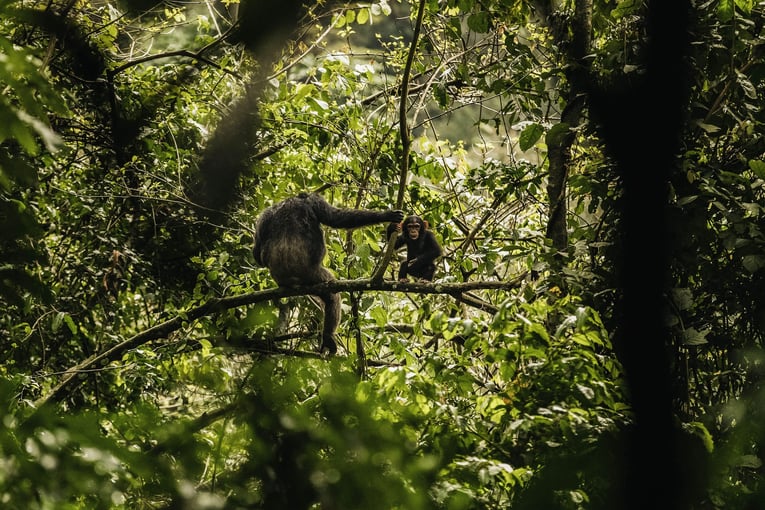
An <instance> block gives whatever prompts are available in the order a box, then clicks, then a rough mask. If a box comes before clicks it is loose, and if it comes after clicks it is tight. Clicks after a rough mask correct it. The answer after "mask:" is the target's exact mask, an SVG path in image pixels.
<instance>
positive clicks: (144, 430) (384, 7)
mask: <svg viewBox="0 0 765 510" xmlns="http://www.w3.org/2000/svg"><path fill="white" fill-rule="evenodd" d="M548 4H549V5H548ZM552 4H553V2H549V3H548V2H522V1H517V2H506V1H502V2H496V1H488V2H474V1H471V0H460V1H452V0H444V1H434V0H428V1H427V2H426V3H425V7H426V9H425V23H424V26H423V33H422V38H421V40H420V45H419V47H418V48H417V51H416V52H415V60H414V69H413V76H414V77H413V79H412V83H410V87H409V90H410V92H411V93H410V96H409V97H408V98H401V97H399V90H400V78H401V74H402V70H403V67H404V62H405V59H406V55H407V52H408V50H409V43H410V41H411V31H412V23H413V19H414V12H416V9H415V7H417V3H408V2H388V1H385V0H382V1H379V2H372V3H370V4H352V5H342V4H340V3H337V2H330V3H328V4H326V5H325V4H324V3H321V5H318V4H317V5H316V6H311V8H309V9H307V10H305V11H304V12H303V18H302V19H301V21H300V24H299V25H296V26H294V27H292V28H294V30H293V32H292V35H291V36H290V37H289V38H287V36H286V35H285V34H284V33H266V32H263V33H260V32H259V33H257V34H249V36H248V34H247V33H242V32H241V31H239V32H237V25H236V24H235V20H236V12H237V7H238V4H237V3H236V2H232V3H213V2H210V3H203V4H198V5H197V4H188V5H186V4H184V5H182V6H181V5H175V4H173V5H170V4H164V3H161V4H158V5H156V6H153V5H152V6H147V5H144V2H108V1H81V2H68V1H53V2H39V1H35V0H24V1H17V2H10V3H6V4H3V5H2V6H0V84H1V85H2V88H3V91H4V94H3V96H2V99H0V231H2V232H3V237H2V242H0V275H1V276H2V277H1V278H0V306H2V307H3V309H4V310H5V311H6V313H5V314H3V315H2V316H0V339H2V341H1V342H0V356H2V359H3V360H4V361H3V364H2V366H0V376H2V380H3V381H2V384H0V401H2V407H1V408H0V413H2V423H3V425H4V426H3V427H2V428H0V467H2V469H0V502H2V504H3V506H4V507H7V508H41V509H42V508H56V509H59V508H160V507H161V508H164V507H174V508H356V507H363V508H380V509H390V508H406V509H418V508H423V509H424V508H448V509H467V508H508V507H513V508H526V507H529V508H532V507H536V508H539V507H546V508H566V509H569V508H572V509H573V508H613V507H615V506H614V505H613V502H614V501H615V500H614V497H615V495H614V493H615V492H618V487H616V488H615V487H614V486H613V485H614V480H615V479H616V478H617V477H618V476H619V473H621V469H623V468H624V467H625V466H623V465H621V464H620V458H619V457H620V454H622V453H623V452H621V450H619V445H623V444H624V442H623V441H624V440H623V438H624V437H628V434H629V431H630V429H631V426H632V425H634V415H633V409H632V408H631V405H630V404H631V401H630V392H629V388H628V387H627V386H626V383H625V377H624V375H625V374H624V373H623V370H622V367H621V364H620V360H619V358H618V357H617V356H616V354H615V352H614V349H613V346H612V345H611V338H610V336H611V335H612V334H613V331H614V330H615V328H616V320H617V314H616V312H615V310H616V304H617V302H618V297H619V292H620V289H619V288H618V286H617V283H616V282H618V281H619V278H618V276H619V275H618V270H619V260H620V259H621V258H622V257H623V255H624V254H623V253H622V252H620V250H621V249H622V247H621V245H620V244H619V235H620V231H621V229H622V228H623V225H622V224H621V218H620V216H619V214H618V211H619V207H620V203H621V202H620V201H621V200H622V198H623V197H622V195H621V192H622V189H623V188H622V187H621V185H622V182H621V181H620V179H619V176H618V175H616V173H615V172H614V162H613V161H611V160H610V159H609V158H608V156H607V155H606V154H608V151H607V150H606V149H607V147H606V146H605V142H604V141H603V140H601V139H600V138H599V137H598V129H597V126H596V125H595V121H594V120H593V119H589V118H587V117H586V116H584V117H583V119H582V121H581V125H577V126H570V125H568V123H566V122H562V120H561V118H562V116H563V113H564V111H565V110H566V108H567V107H570V105H569V104H568V103H567V101H568V100H567V97H568V96H567V95H566V94H565V92H566V91H567V90H568V87H569V86H570V84H569V83H568V82H567V80H568V76H569V75H568V74H567V71H569V70H570V68H571V66H572V65H577V63H573V62H570V61H569V60H568V59H569V57H568V55H569V53H568V52H567V51H566V50H567V48H566V44H569V43H570V34H569V27H570V26H571V17H572V9H573V7H574V6H573V4H571V2H562V3H561V2H556V3H555V6H553V5H552ZM264 5H265V4H264ZM289 5H290V6H292V4H289ZM263 9H264V11H262V14H263V13H265V14H268V15H269V17H268V19H271V17H270V16H272V15H273V16H275V14H274V13H273V12H271V11H268V10H267V9H266V7H263ZM285 9H286V8H285ZM761 9H762V8H761V6H757V5H755V4H754V3H753V2H751V1H736V2H718V3H706V4H702V5H697V6H695V7H694V13H693V14H694V24H693V25H692V26H691V27H688V28H689V30H690V31H691V32H692V34H693V39H694V45H693V49H692V59H691V62H690V67H691V69H692V73H691V78H692V80H691V83H690V84H689V87H690V93H691V102H690V104H691V107H690V109H689V111H688V118H687V119H685V121H684V131H683V132H682V133H680V135H681V136H680V139H681V141H682V149H683V152H682V154H678V158H677V161H678V165H677V168H676V169H674V170H673V171H672V173H671V176H670V181H671V182H670V183H669V184H670V196H669V197H668V201H669V202H668V207H669V211H670V218H671V225H670V228H671V229H672V232H673V236H672V243H671V245H670V246H669V247H668V249H669V250H670V251H671V255H672V266H671V267H670V268H669V270H670V271H669V274H668V280H669V283H668V284H667V292H666V295H665V296H664V298H665V302H664V305H665V309H666V325H667V328H669V329H670V331H671V333H672V343H671V344H670V345H667V346H666V347H667V351H668V352H669V353H670V358H671V363H672V364H671V369H672V377H673V383H674V385H675V387H674V391H673V398H674V402H675V406H674V418H675V419H676V420H677V422H678V423H679V424H681V426H680V427H678V430H679V434H680V436H679V438H678V444H680V445H682V446H681V447H678V448H679V450H680V451H682V452H683V453H684V454H685V455H687V457H685V458H684V459H683V460H684V461H686V462H687V464H688V465H689V466H693V467H694V468H695V469H689V470H688V471H692V472H693V473H694V474H696V475H697V476H699V479H698V483H697V484H696V486H695V487H694V488H695V489H696V490H695V491H694V492H692V494H691V493H689V494H690V495H687V496H686V495H685V494H684V497H687V499H688V501H687V502H688V503H689V506H690V505H694V506H693V507H694V508H723V507H730V508H748V507H752V505H756V504H757V502H758V501H759V499H758V498H760V499H761V498H762V496H763V489H762V487H763V485H762V483H761V482H762V480H761V476H760V475H761V464H762V444H761V442H762V431H763V429H764V428H765V423H764V422H763V419H762V413H761V411H760V409H761V408H762V398H763V396H762V389H761V384H760V381H761V370H760V366H761V365H762V352H761V342H762V337H763V330H765V324H764V323H763V319H762V317H763V311H764V310H763V305H762V303H761V301H762V300H761V299H760V296H762V293H763V289H764V288H765V285H764V280H763V274H765V258H763V255H762V254H763V253H764V252H765V249H764V248H765V246H763V245H764V244H765V237H764V236H763V224H762V218H763V217H765V216H764V215H763V212H764V211H763V208H762V205H761V204H762V203H763V196H762V194H763V185H764V183H765V156H763V154H765V150H764V149H763V141H762V140H763V136H762V126H763V112H762V105H761V101H758V99H759V98H760V97H762V94H763V77H764V76H765V74H764V73H763V70H765V64H763V61H762V50H761V48H762V47H763V34H762V26H761V25H762V23H760V20H761V18H762V14H763V13H762V10H761ZM248 15H249V16H252V11H250V12H249V14H248ZM281 15H282V17H283V16H284V13H281ZM273 20H274V21H275V20H276V18H273ZM240 21H241V20H240ZM257 21H258V23H260V24H261V25H262V24H263V19H258V20H257ZM242 25H243V26H247V25H246V23H242ZM240 26H241V25H240ZM258 26H260V25H258ZM278 28H283V27H282V26H281V25H279V27H278ZM680 28H683V27H680ZM646 31H647V27H646V18H645V9H644V6H643V5H642V3H640V2H626V1H625V2H594V5H593V10H592V36H593V44H592V48H593V52H592V54H591V55H590V56H589V57H588V58H590V59H592V65H591V69H592V74H591V76H590V78H591V80H592V86H593V88H598V87H600V88H608V87H614V88H618V86H620V85H621V84H625V83H633V82H635V81H637V80H639V79H640V76H641V75H643V74H644V73H645V72H646V68H647V65H648V64H649V63H650V62H647V61H646V55H645V53H644V52H645V44H644V39H645V35H646ZM269 35H273V36H274V37H275V38H277V40H280V41H284V43H283V45H280V50H281V53H279V54H278V55H277V56H276V57H274V58H271V56H272V55H271V54H270V53H268V52H266V51H265V50H262V49H260V48H258V47H257V45H254V44H253V43H254V42H258V43H262V42H263V41H265V40H266V39H268V36H269ZM253 47H254V49H253ZM668 79H671V78H668ZM401 101H404V105H405V106H406V108H405V111H406V119H405V120H406V123H407V127H408V128H410V129H411V131H412V137H413V146H412V152H411V154H410V161H409V165H408V167H409V169H410V172H409V175H407V176H406V177H407V187H406V196H405V201H404V202H405V204H404V208H405V209H407V211H408V212H411V213H416V214H419V215H422V216H423V217H425V218H426V219H427V220H428V221H429V223H430V225H431V228H432V229H433V230H434V232H435V233H436V235H437V237H438V239H439V241H441V243H442V245H443V246H444V247H445V256H444V257H443V259H442V260H441V261H440V263H439V267H438V272H437V281H436V282H435V284H434V285H435V288H436V290H438V285H439V283H443V282H449V283H460V282H477V281H509V280H513V279H516V278H519V281H520V282H521V283H520V285H519V286H518V287H517V288H514V289H512V290H491V289H483V290H476V291H470V292H464V293H462V294H460V295H449V294H439V293H438V292H436V293H435V294H418V293H409V292H407V293H405V292H377V291H369V290H367V291H364V292H352V293H343V300H344V303H345V305H346V306H345V307H344V316H343V321H342V324H341V327H340V333H341V339H340V340H341V344H342V348H341V353H342V355H341V356H338V357H336V358H335V359H322V358H320V357H318V356H316V355H315V353H313V352H312V351H314V350H315V345H316V334H315V332H316V331H317V329H318V323H319V322H320V320H321V315H320V313H319V310H318V309H317V307H316V306H315V305H314V303H313V301H312V300H311V299H310V298H309V297H301V298H294V299H293V298H290V299H286V300H281V301H279V302H258V303H255V304H252V305H247V306H240V307H236V308H230V309H226V310H221V309H212V310H210V313H207V314H205V315H204V316H203V317H201V318H198V319H190V318H189V317H188V316H187V315H186V313H187V312H188V311H189V310H192V309H194V307H196V306H199V305H200V304H202V303H206V302H209V301H210V300H211V299H213V298H218V297H224V296H225V297H227V296H244V295H247V294H249V293H252V292H256V291H259V290H262V289H267V288H270V287H273V281H272V280H271V278H270V276H269V274H268V272H267V271H266V270H265V269H263V268H258V267H255V265H254V261H253V260H252V256H251V254H250V245H251V229H252V224H253V221H254V218H255V216H256V215H257V213H258V211H261V210H262V209H264V208H265V207H267V206H268V205H270V204H273V203H275V202H277V201H279V200H281V199H283V198H285V197H287V196H290V195H292V194H294V193H296V192H298V191H302V190H306V189H309V190H318V191H320V192H321V193H322V194H323V195H324V196H325V197H326V198H327V200H328V201H329V202H331V203H333V204H334V205H338V206H344V207H364V208H381V209H385V208H388V207H390V206H391V204H393V203H395V197H396V193H397V191H398V186H399V178H400V168H401V155H402V150H403V149H402V146H401V140H400V132H399V130H400V129H401V124H400V121H401V118H400V109H399V107H400V105H401ZM625 101H627V100H626V99H625ZM656 122H662V119H656ZM647 128H648V129H650V126H647ZM572 131H573V132H574V134H575V143H574V145H573V149H572V152H571V155H570V159H571V161H570V163H571V165H570V169H571V171H570V174H569V175H568V179H567V186H568V187H567V195H566V198H567V201H568V203H569V206H570V208H569V215H568V218H567V222H568V236H569V248H568V249H567V250H565V253H556V252H555V250H553V249H552V245H551V242H550V240H549V239H547V237H546V234H545V225H546V221H547V218H548V216H549V214H550V211H549V210H547V206H546V204H547V203H548V200H547V199H548V197H547V196H546V193H547V188H546V186H547V184H548V183H547V177H548V171H549V164H550V162H549V159H548V156H549V155H548V149H549V148H550V146H551V145H553V144H554V143H555V141H556V140H557V139H559V138H560V137H562V136H565V135H566V134H567V133H570V132H572ZM637 150H651V148H650V147H641V148H639V149H637ZM234 167H235V168H234ZM232 176H233V178H232ZM230 181H235V182H234V185H233V187H232V186H230V185H229V183H230ZM211 182H212V183H216V184H217V185H219V186H220V187H221V188H225V191H226V192H227V193H229V194H228V195H227V198H228V201H227V202H226V203H225V204H223V206H221V207H220V208H219V210H211V209H210V208H209V205H210V203H209V202H205V201H204V194H205V192H206V191H208V190H206V189H205V186H209V185H210V183H211ZM384 227H385V226H384V225H382V226H378V227H368V228H362V229H357V230H354V231H352V232H345V231H337V230H332V229H327V231H326V239H327V245H328V252H329V253H328V257H327V261H326V263H327V265H328V266H329V267H330V268H332V270H333V271H334V272H335V273H336V274H337V276H338V277H339V278H342V279H359V278H365V277H368V276H369V275H371V274H372V273H373V272H374V270H375V268H376V265H377V264H378V263H379V259H380V254H381V253H382V252H383V249H384V248H385V242H386V240H385V239H384V231H385V228H384ZM645 242H646V243H655V244H656V249H657V250H658V249H662V248H663V247H662V246H660V245H659V244H660V242H659V240H655V239H646V240H645ZM560 257H562V258H563V260H564V262H565V263H564V265H563V266H560V264H559V263H558V262H559V261H560V260H561V259H560ZM396 264H398V261H394V262H393V264H392V266H393V267H389V268H388V269H387V271H386V277H388V278H392V277H393V274H395V273H394V271H395V266H396ZM556 268H561V269H560V270H559V271H558V270H557V269H556ZM524 274H525V275H527V276H525V277H523V275H524ZM175 317H178V318H180V319H181V320H182V321H183V324H182V327H181V328H180V329H177V330H174V331H173V332H171V333H169V334H167V335H163V336H161V338H159V339H157V338H154V337H153V338H152V340H151V341H145V342H136V344H135V345H133V346H132V347H131V348H130V349H126V350H125V352H124V353H123V354H122V355H121V357H120V359H116V360H113V361H111V362H109V363H107V364H98V363H94V364H93V365H92V367H90V366H89V367H88V370H87V371H86V372H85V373H82V374H78V375H77V376H76V377H75V378H72V379H71V381H73V382H71V383H66V381H67V380H68V379H66V377H62V376H65V375H71V374H64V372H65V371H67V370H71V369H72V367H76V366H78V364H80V363H82V362H83V361H84V360H89V359H90V360H93V359H95V358H96V357H97V356H99V355H102V354H103V353H105V352H107V351H108V349H110V348H113V347H115V346H117V345H120V343H121V342H124V341H125V340H126V339H129V338H139V339H140V334H142V333H144V332H146V331H149V330H150V328H152V327H155V326H157V325H160V324H162V323H163V322H164V321H166V320H168V319H171V318H175ZM360 346H363V351H362V350H361V349H360ZM658 355H659V353H657V356H658ZM110 359H113V358H110ZM62 381H64V383H66V384H68V385H67V386H65V388H64V390H63V391H61V393H60V394H61V395H62V397H61V399H60V400H59V401H55V402H53V401H50V402H48V403H47V404H46V405H44V406H37V405H36V404H35V403H40V402H43V401H45V397H46V396H48V395H50V394H51V392H52V391H53V389H54V388H56V385H57V384H61V383H62ZM57 395H58V393H57ZM667 456H668V458H669V456H670V453H667ZM663 460H666V459H656V461H657V462H662V461H663ZM707 467H708V471H705V469H706V468H707Z"/></svg>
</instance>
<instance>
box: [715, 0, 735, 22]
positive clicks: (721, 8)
mask: <svg viewBox="0 0 765 510" xmlns="http://www.w3.org/2000/svg"><path fill="white" fill-rule="evenodd" d="M733 5H734V2H733V0H720V2H719V3H718V4H717V17H718V18H719V19H720V21H722V22H728V21H730V20H731V19H733V13H734V8H733Z"/></svg>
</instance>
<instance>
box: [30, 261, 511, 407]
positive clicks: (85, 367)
mask: <svg viewBox="0 0 765 510" xmlns="http://www.w3.org/2000/svg"><path fill="white" fill-rule="evenodd" d="M525 276H526V273H523V274H521V275H519V276H517V277H515V278H514V279H512V280H509V281H486V282H479V281H477V282H464V283H430V282H398V281H379V282H374V281H372V280H367V279H360V280H335V281H331V282H325V283H321V284H318V285H307V286H301V287H278V288H273V289H267V290H261V291H257V292H251V293H249V294H242V295H239V296H230V297H224V298H212V299H210V300H209V301H207V302H206V303H203V304H201V305H199V306H197V307H195V308H192V309H190V310H187V311H185V312H181V313H179V314H178V315H177V316H175V317H173V318H172V319H169V320H167V321H165V322H163V323H161V324H157V325H156V326H154V327H152V328H149V329H147V330H145V331H142V332H141V333H138V334H137V335H134V336H132V337H130V338H128V339H127V340H124V341H123V342H120V343H118V344H117V345H114V346H112V347H110V348H109V349H107V350H105V351H103V352H100V353H98V354H94V355H92V356H90V357H88V358H87V359H85V360H83V361H82V362H81V363H79V364H77V365H75V366H74V367H72V368H70V369H68V370H66V371H65V372H64V373H63V375H62V378H61V381H60V382H59V383H58V384H57V385H56V386H54V387H53V389H51V391H50V392H49V393H48V394H47V395H43V396H42V397H40V398H39V399H37V400H36V401H35V404H34V405H35V407H36V408H40V407H42V406H44V405H45V404H47V403H49V402H56V401H59V400H61V399H62V397H63V396H64V395H65V394H66V393H67V392H68V391H71V390H72V389H73V388H75V387H77V385H78V384H79V383H80V382H82V375H84V373H86V372H88V371H90V370H93V369H96V368H100V367H103V366H106V365H107V364H109V363H111V362H113V361H116V360H119V359H121V358H122V355H123V354H124V353H125V352H127V351H129V350H131V349H135V348H136V347H139V346H141V345H144V344H146V343H148V342H150V341H152V340H157V339H160V338H165V337H167V336H168V335H169V334H170V333H172V332H174V331H177V330H179V329H181V328H182V327H184V326H185V325H187V324H188V323H189V322H191V321H194V320H196V319H200V318H202V317H205V316H208V315H214V314H216V313H220V312H223V311H225V310H228V309H230V308H238V307H240V306H246V305H251V304H254V303H259V302H262V301H269V300H274V299H279V298H283V297H291V296H302V295H317V294H325V293H328V292H353V291H355V292H363V291H383V292H414V293H418V294H448V295H450V296H453V297H454V298H455V299H458V300H459V299H462V294H463V293H464V292H469V291H472V290H478V289H495V290H510V289H514V288H517V287H519V286H520V285H521V283H522V282H523V279H524V278H525Z"/></svg>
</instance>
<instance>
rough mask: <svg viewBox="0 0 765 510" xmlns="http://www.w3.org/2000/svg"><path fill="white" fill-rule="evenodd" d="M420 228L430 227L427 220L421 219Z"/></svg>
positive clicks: (426, 228)
mask: <svg viewBox="0 0 765 510" xmlns="http://www.w3.org/2000/svg"><path fill="white" fill-rule="evenodd" d="M422 228H424V229H425V230H428V229H429V228H430V223H428V221H427V220H422Z"/></svg>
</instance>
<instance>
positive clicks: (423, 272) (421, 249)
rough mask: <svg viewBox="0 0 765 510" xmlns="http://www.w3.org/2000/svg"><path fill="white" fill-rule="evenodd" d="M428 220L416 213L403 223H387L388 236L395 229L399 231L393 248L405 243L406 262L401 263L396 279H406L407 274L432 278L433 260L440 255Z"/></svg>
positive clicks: (439, 247) (438, 245)
mask: <svg viewBox="0 0 765 510" xmlns="http://www.w3.org/2000/svg"><path fill="white" fill-rule="evenodd" d="M428 227H429V226H428V222H427V221H425V220H423V219H422V218H420V217H419V216H417V215H412V216H407V218H406V219H405V220H404V223H403V225H402V224H401V223H391V224H390V225H388V238H390V235H391V234H392V233H393V231H394V230H395V231H396V232H400V234H399V236H398V237H397V238H396V244H395V248H396V249H398V248H400V247H402V246H404V245H406V262H404V263H402V264H401V268H400V269H399V272H398V279H399V280H401V281H406V279H407V275H412V276H414V277H416V278H420V279H423V280H428V281H430V280H433V275H434V274H435V272H436V264H435V263H434V262H435V260H436V259H437V258H438V257H440V256H441V255H442V250H441V245H440V244H438V241H437V240H436V236H435V235H434V234H433V232H431V231H430V229H429V228H428Z"/></svg>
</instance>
